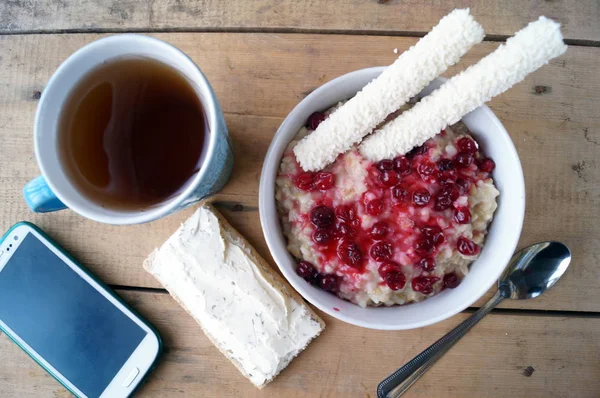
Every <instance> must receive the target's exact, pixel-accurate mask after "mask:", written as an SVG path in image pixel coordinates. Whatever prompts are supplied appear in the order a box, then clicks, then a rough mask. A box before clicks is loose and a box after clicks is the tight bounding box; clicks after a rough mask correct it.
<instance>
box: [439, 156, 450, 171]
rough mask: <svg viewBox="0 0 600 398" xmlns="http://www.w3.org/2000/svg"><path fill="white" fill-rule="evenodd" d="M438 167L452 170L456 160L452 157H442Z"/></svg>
mask: <svg viewBox="0 0 600 398" xmlns="http://www.w3.org/2000/svg"><path fill="white" fill-rule="evenodd" d="M438 169H439V170H440V171H446V170H452V169H454V162H453V161H452V160H450V159H442V160H440V161H439V162H438Z"/></svg>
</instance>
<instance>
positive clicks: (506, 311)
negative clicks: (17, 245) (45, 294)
mask: <svg viewBox="0 0 600 398" xmlns="http://www.w3.org/2000/svg"><path fill="white" fill-rule="evenodd" d="M109 287H110V288H111V289H113V290H114V291H115V292H117V293H118V292H119V291H123V292H136V293H142V294H144V293H150V294H169V292H167V290H166V289H162V288H156V287H140V286H123V285H109ZM478 309H479V307H468V308H466V309H465V310H464V311H461V313H466V314H472V313H474V312H475V311H477V310H478ZM491 314H494V315H521V316H541V317H558V318H565V317H567V318H592V319H596V318H600V312H595V311H589V312H587V311H564V310H559V311H555V310H533V309H518V308H495V309H493V310H492V312H491Z"/></svg>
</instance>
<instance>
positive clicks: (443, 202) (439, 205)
mask: <svg viewBox="0 0 600 398" xmlns="http://www.w3.org/2000/svg"><path fill="white" fill-rule="evenodd" d="M451 205H452V198H450V196H446V195H440V194H438V196H437V197H436V198H435V204H434V205H433V208H434V209H435V210H437V211H444V210H446V209H447V208H449V207H450V206H451Z"/></svg>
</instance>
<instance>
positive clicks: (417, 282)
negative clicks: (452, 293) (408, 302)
mask: <svg viewBox="0 0 600 398" xmlns="http://www.w3.org/2000/svg"><path fill="white" fill-rule="evenodd" d="M439 280H440V278H438V277H436V276H423V275H421V276H417V277H416V278H414V279H413V280H412V288H413V290H414V291H415V292H421V293H423V294H431V293H432V292H433V284H434V283H436V282H437V281H439Z"/></svg>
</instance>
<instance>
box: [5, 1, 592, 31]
mask: <svg viewBox="0 0 600 398" xmlns="http://www.w3.org/2000/svg"><path fill="white" fill-rule="evenodd" d="M464 7H470V8H471V11H472V13H473V15H475V17H476V18H477V20H478V21H479V22H480V23H481V24H482V25H483V26H484V28H485V31H486V33H487V34H488V35H507V36H510V35H512V34H513V33H514V32H515V31H517V30H518V29H520V28H522V27H523V26H524V25H526V24H527V23H528V22H530V21H532V20H534V19H537V18H538V17H539V16H540V15H546V16H547V17H549V18H553V19H555V20H557V21H560V22H561V23H562V24H563V26H564V33H565V37H566V38H569V39H580V40H594V41H598V40H600V24H598V21H599V20H600V4H599V3H598V2H597V1H595V0H567V1H535V0H531V1H527V2H523V1H522V0H501V1H493V0H477V1H476V0H453V1H443V2H439V1H435V2H430V1H428V2H425V1H422V2H419V1H404V0H378V1H376V0H371V1H364V0H339V1H327V0H313V1H309V2H306V1H293V0H287V1H277V0H258V1H256V0H255V1H221V0H208V1H207V0H191V1H180V0H154V1H143V2H140V1H135V0H125V1H114V0H113V1H104V2H102V1H95V0H47V1H28V0H13V1H5V2H0V32H15V33H18V32H24V31H27V32H48V31H57V30H58V31H61V30H71V31H73V30H77V31H82V32H98V31H106V30H111V31H120V30H129V31H131V30H136V31H148V30H160V29H178V30H216V31H219V30H220V31H223V30H245V31H248V30H284V31H289V30H295V31H316V32H319V31H321V32H323V31H328V32H349V31H354V32H365V33H390V34H392V33H395V34H406V33H422V32H427V31H429V30H430V29H431V28H432V27H433V26H434V25H435V24H436V23H437V21H438V20H439V19H440V18H441V17H443V16H444V15H446V14H447V13H449V12H450V11H451V10H452V9H454V8H464Z"/></svg>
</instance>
